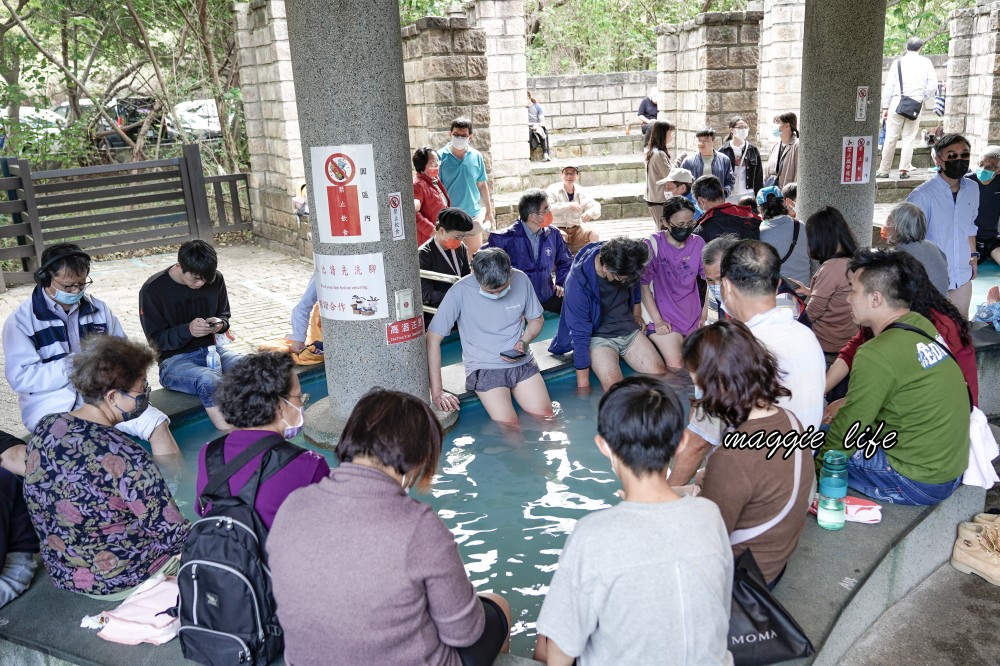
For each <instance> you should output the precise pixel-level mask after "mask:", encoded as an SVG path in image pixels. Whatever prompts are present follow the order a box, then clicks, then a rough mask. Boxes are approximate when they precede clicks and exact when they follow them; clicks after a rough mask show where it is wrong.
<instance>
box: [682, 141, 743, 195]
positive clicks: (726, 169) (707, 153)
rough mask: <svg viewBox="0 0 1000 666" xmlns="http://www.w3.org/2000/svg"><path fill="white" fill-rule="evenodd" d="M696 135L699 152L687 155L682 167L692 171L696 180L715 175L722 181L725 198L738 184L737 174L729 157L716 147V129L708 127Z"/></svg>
mask: <svg viewBox="0 0 1000 666" xmlns="http://www.w3.org/2000/svg"><path fill="white" fill-rule="evenodd" d="M695 137H696V138H697V139H698V152H697V153H695V154H694V155H689V156H688V157H686V158H685V159H684V161H683V162H682V163H681V168H682V169H687V170H688V171H690V172H691V175H692V176H693V177H694V179H695V180H697V179H698V178H700V177H701V176H709V175H711V176H715V177H716V178H718V179H719V182H720V183H722V193H723V198H725V197H728V196H729V194H730V193H731V192H732V191H733V186H734V185H736V174H735V173H734V172H733V165H732V163H731V162H730V161H729V157H728V156H726V155H724V154H723V153H720V152H719V151H717V150H716V149H715V130H714V129H712V128H711V127H706V128H705V129H703V130H699V131H698V132H697V133H696V134H695Z"/></svg>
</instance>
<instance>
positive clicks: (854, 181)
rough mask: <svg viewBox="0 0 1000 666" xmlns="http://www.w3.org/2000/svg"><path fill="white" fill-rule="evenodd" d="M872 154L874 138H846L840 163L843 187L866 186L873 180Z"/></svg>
mask: <svg viewBox="0 0 1000 666" xmlns="http://www.w3.org/2000/svg"><path fill="white" fill-rule="evenodd" d="M872 152H873V143H872V137H870V136H845V137H844V149H843V153H842V154H841V161H840V184H841V185H864V184H865V183H867V182H868V181H869V180H870V179H871V173H872Z"/></svg>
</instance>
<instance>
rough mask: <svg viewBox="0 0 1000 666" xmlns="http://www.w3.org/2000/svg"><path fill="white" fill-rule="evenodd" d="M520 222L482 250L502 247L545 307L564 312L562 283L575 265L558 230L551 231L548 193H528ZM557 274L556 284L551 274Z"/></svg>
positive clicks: (492, 237)
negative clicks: (523, 274) (525, 276)
mask: <svg viewBox="0 0 1000 666" xmlns="http://www.w3.org/2000/svg"><path fill="white" fill-rule="evenodd" d="M517 212H518V215H519V216H520V219H518V220H517V222H515V223H514V224H512V225H511V226H509V227H507V228H506V229H503V230H501V231H494V232H493V233H491V234H490V238H489V242H488V243H487V244H486V245H484V246H483V247H499V248H501V249H502V250H503V251H504V252H506V253H507V255H508V256H509V257H510V262H511V265H512V266H514V268H516V269H518V270H519V271H523V272H524V273H525V274H526V275H527V276H528V279H529V280H531V286H532V287H534V289H535V295H536V296H538V300H539V302H540V303H541V304H542V308H544V309H545V310H547V311H549V312H554V313H556V314H559V313H560V312H561V311H562V296H563V283H564V282H565V280H566V275H567V274H568V273H569V268H570V266H572V265H573V255H572V254H571V253H570V251H569V247H567V246H566V242H565V241H564V240H563V237H562V234H560V233H559V230H558V229H552V228H551V227H550V225H551V224H552V211H551V210H550V209H549V199H548V195H547V194H546V193H545V190H537V189H536V190H528V191H527V192H525V193H524V194H523V195H522V196H521V200H520V201H519V202H518V204H517ZM553 272H554V273H555V282H553V281H552V274H553Z"/></svg>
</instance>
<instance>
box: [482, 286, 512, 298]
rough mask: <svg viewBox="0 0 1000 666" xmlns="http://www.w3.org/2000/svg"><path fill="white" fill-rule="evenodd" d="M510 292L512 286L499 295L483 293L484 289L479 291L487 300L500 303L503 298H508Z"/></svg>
mask: <svg viewBox="0 0 1000 666" xmlns="http://www.w3.org/2000/svg"><path fill="white" fill-rule="evenodd" d="M509 291H510V285H507V288H506V289H504V290H503V291H501V292H500V293H499V294H491V293H490V292H488V291H483V290H482V289H480V290H479V295H480V296H483V297H485V298H488V299H490V300H491V301H499V300H500V299H501V298H503V297H504V296H506V295H507V292H509Z"/></svg>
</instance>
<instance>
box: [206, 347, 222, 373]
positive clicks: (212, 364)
mask: <svg viewBox="0 0 1000 666" xmlns="http://www.w3.org/2000/svg"><path fill="white" fill-rule="evenodd" d="M205 365H206V366H207V367H208V369H209V370H222V359H221V358H219V352H218V350H217V349H216V348H215V345H210V346H209V348H208V353H207V354H206V355H205Z"/></svg>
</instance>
